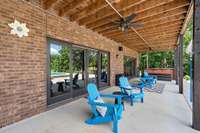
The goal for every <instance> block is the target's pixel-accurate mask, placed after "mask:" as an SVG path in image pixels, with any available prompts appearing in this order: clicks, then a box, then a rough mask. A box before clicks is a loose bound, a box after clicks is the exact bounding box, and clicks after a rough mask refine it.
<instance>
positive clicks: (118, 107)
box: [85, 83, 123, 133]
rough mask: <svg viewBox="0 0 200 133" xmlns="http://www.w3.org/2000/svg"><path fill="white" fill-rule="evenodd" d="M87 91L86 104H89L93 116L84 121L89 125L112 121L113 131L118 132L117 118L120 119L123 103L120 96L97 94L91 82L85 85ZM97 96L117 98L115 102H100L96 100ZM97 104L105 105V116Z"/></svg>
mask: <svg viewBox="0 0 200 133" xmlns="http://www.w3.org/2000/svg"><path fill="white" fill-rule="evenodd" d="M87 91H88V94H89V95H88V104H89V105H90V106H91V109H92V113H93V116H92V117H91V118H89V119H87V120H86V121H85V122H86V123H87V124H90V125H95V124H100V123H107V122H113V132H114V133H118V120H120V119H121V116H122V112H123V105H122V102H121V96H118V95H109V94H99V92H98V90H97V87H96V85H95V84H93V83H89V84H88V85H87ZM99 97H105V98H113V99H115V100H116V99H117V104H112V103H101V102H96V99H97V98H99ZM97 106H101V107H107V111H106V114H105V116H102V115H101V114H100V113H99V112H98V110H97Z"/></svg>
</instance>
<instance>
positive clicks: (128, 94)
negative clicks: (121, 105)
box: [119, 76, 144, 106]
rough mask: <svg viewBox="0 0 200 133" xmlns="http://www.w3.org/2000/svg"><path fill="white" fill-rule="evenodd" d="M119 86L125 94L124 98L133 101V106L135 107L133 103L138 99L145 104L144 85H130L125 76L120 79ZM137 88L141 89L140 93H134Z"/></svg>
mask: <svg viewBox="0 0 200 133" xmlns="http://www.w3.org/2000/svg"><path fill="white" fill-rule="evenodd" d="M119 84H120V89H121V92H122V93H123V94H124V95H123V97H125V98H126V99H129V100H130V101H131V106H133V102H134V100H136V99H140V100H141V102H142V103H143V102H144V84H142V83H141V84H139V85H137V86H136V85H130V83H129V82H128V78H127V77H124V76H122V77H120V78H119ZM136 88H139V89H140V92H139V93H135V92H133V91H134V89H136Z"/></svg>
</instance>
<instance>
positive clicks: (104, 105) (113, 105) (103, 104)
mask: <svg viewBox="0 0 200 133" xmlns="http://www.w3.org/2000/svg"><path fill="white" fill-rule="evenodd" d="M88 103H89V104H91V105H94V106H102V107H107V108H116V107H117V106H116V105H115V104H111V103H100V102H88Z"/></svg>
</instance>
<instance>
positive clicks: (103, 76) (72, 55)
mask: <svg viewBox="0 0 200 133" xmlns="http://www.w3.org/2000/svg"><path fill="white" fill-rule="evenodd" d="M48 47H49V49H48V53H49V54H48V64H49V65H48V104H53V103H56V102H59V101H61V100H65V99H71V98H74V97H77V96H81V95H83V94H86V92H87V91H86V85H87V84H88V83H94V84H96V85H97V86H98V88H100V87H105V86H108V85H109V53H108V52H103V51H99V50H96V49H89V48H85V47H80V46H77V45H74V44H70V43H65V42H62V41H56V40H53V39H49V40H48Z"/></svg>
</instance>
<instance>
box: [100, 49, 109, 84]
mask: <svg viewBox="0 0 200 133" xmlns="http://www.w3.org/2000/svg"><path fill="white" fill-rule="evenodd" d="M99 55H100V67H99V68H100V81H99V86H100V87H105V86H108V85H109V54H108V53H106V52H100V54H99Z"/></svg>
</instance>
